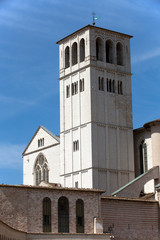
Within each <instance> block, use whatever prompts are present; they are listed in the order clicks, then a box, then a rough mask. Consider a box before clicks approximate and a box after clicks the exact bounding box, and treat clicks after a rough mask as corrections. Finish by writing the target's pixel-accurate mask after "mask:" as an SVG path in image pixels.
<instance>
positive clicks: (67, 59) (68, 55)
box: [65, 46, 70, 68]
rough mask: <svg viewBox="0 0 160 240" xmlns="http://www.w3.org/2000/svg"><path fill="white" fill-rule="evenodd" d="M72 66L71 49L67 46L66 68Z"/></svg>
mask: <svg viewBox="0 0 160 240" xmlns="http://www.w3.org/2000/svg"><path fill="white" fill-rule="evenodd" d="M69 66H70V49H69V47H68V46H67V47H66V48H65V68H68V67H69Z"/></svg>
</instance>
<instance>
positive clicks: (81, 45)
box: [80, 38, 85, 62]
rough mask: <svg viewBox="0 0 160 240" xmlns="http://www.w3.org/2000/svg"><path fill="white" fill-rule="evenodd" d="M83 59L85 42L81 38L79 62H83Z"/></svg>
mask: <svg viewBox="0 0 160 240" xmlns="http://www.w3.org/2000/svg"><path fill="white" fill-rule="evenodd" d="M84 59H85V41H84V39H83V38H82V39H81V41H80V62H83V61H84Z"/></svg>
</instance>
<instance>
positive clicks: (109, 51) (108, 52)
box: [106, 40, 113, 63]
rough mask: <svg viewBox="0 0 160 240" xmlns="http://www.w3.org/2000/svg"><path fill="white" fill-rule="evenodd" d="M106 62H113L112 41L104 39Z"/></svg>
mask: <svg viewBox="0 0 160 240" xmlns="http://www.w3.org/2000/svg"><path fill="white" fill-rule="evenodd" d="M106 62H107V63H113V43H112V41H111V40H107V41H106Z"/></svg>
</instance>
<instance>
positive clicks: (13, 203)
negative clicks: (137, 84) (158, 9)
mask: <svg viewBox="0 0 160 240" xmlns="http://www.w3.org/2000/svg"><path fill="white" fill-rule="evenodd" d="M131 38H132V36H130V35H127V34H123V33H119V32H115V31H111V30H108V29H104V28H100V27H96V26H91V25H87V26H85V27H83V28H81V29H79V30H77V31H76V32H74V33H72V34H70V35H68V36H66V37H64V38H63V39H61V40H59V41H58V42H57V44H59V66H60V67H59V68H60V69H59V83H60V136H56V135H54V134H53V133H51V132H50V131H49V130H47V129H46V128H45V127H44V126H39V127H38V129H37V131H36V132H35V134H34V136H33V137H32V139H31V140H30V142H29V144H28V145H27V147H26V149H25V150H24V152H23V185H5V184H1V185H0V240H44V239H45V240H71V239H74V240H85V239H88V240H109V239H115V240H137V239H138V240H144V239H145V240H159V239H160V229H159V222H160V217H159V211H160V208H159V203H160V182H159V176H160V172H159V165H160V160H159V159H160V120H159V119H158V120H155V121H152V122H149V123H146V124H144V126H143V127H142V128H139V129H135V130H133V124H132V91H131V75H132V74H131V62H130V39H131Z"/></svg>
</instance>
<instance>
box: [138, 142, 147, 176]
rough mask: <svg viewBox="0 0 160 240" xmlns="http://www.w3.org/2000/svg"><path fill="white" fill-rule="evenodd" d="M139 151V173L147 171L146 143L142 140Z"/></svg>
mask: <svg viewBox="0 0 160 240" xmlns="http://www.w3.org/2000/svg"><path fill="white" fill-rule="evenodd" d="M139 151H140V174H143V173H144V172H146V171H148V160H147V144H146V143H145V141H144V140H143V141H142V142H141V144H140V147H139Z"/></svg>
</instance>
